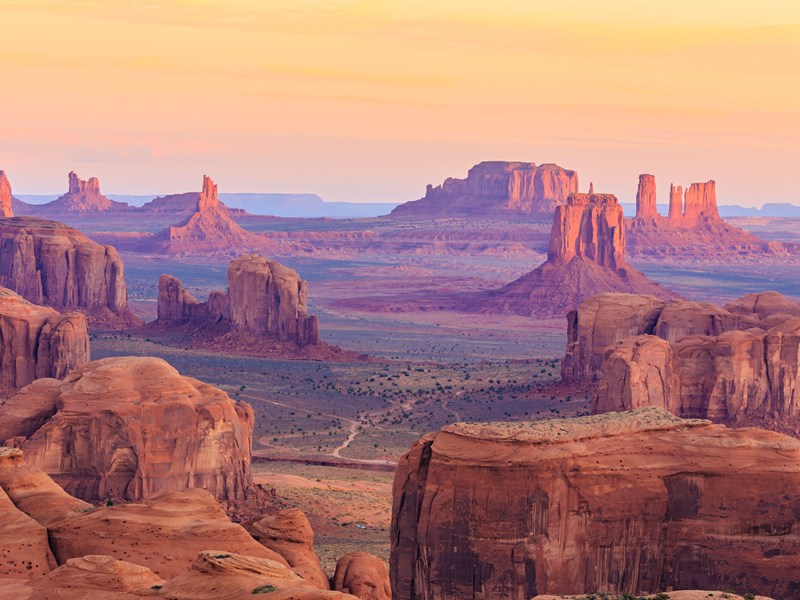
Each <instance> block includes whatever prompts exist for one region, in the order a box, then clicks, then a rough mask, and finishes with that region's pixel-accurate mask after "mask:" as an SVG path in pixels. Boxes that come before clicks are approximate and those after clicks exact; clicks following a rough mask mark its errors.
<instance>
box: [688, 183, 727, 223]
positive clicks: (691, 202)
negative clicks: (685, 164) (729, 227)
mask: <svg viewBox="0 0 800 600" xmlns="http://www.w3.org/2000/svg"><path fill="white" fill-rule="evenodd" d="M719 220H720V217H719V210H718V209H717V186H716V183H715V182H714V181H713V180H712V181H707V182H705V183H693V184H692V185H690V186H689V189H687V190H686V195H685V201H684V205H683V225H684V226H685V227H693V226H695V225H697V224H698V223H700V222H701V221H719Z"/></svg>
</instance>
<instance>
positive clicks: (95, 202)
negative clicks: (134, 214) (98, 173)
mask: <svg viewBox="0 0 800 600" xmlns="http://www.w3.org/2000/svg"><path fill="white" fill-rule="evenodd" d="M67 179H68V184H69V188H68V190H67V193H66V194H64V195H63V196H61V197H60V198H57V199H55V200H53V201H52V202H49V203H47V204H45V205H42V206H41V207H37V209H38V210H37V211H36V213H35V214H45V213H46V214H47V215H57V214H61V213H90V212H106V211H108V210H112V209H114V210H125V209H127V208H129V207H128V205H127V204H124V203H122V202H114V201H113V200H109V199H108V198H106V197H105V196H104V195H103V194H101V193H100V180H98V179H97V177H90V178H89V179H88V180H85V181H84V180H83V179H81V178H79V177H78V176H77V175H76V174H75V172H74V171H70V173H69V175H68V176H67Z"/></svg>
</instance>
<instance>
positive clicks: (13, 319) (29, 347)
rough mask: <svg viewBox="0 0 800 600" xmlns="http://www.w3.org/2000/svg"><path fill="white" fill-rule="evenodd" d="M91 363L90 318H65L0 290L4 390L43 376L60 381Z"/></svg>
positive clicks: (0, 376) (0, 375)
mask: <svg viewBox="0 0 800 600" xmlns="http://www.w3.org/2000/svg"><path fill="white" fill-rule="evenodd" d="M88 361H89V331H88V328H87V326H86V317H84V316H83V315H81V314H70V315H61V314H60V313H58V312H57V311H55V310H53V309H52V308H47V307H45V306H37V305H35V304H31V303H30V302H28V301H27V300H25V299H24V298H22V297H21V296H19V295H17V294H15V293H14V292H12V291H11V290H9V289H6V288H0V364H1V365H2V370H0V387H1V388H6V389H10V388H19V387H22V386H24V385H28V384H29V383H31V382H32V381H33V380H34V379H38V378H40V377H55V378H58V379H60V378H62V377H64V376H66V375H67V373H69V372H70V371H73V370H74V369H76V368H78V367H80V366H82V365H84V364H85V363H87V362H88ZM1 441H2V440H0V442H1Z"/></svg>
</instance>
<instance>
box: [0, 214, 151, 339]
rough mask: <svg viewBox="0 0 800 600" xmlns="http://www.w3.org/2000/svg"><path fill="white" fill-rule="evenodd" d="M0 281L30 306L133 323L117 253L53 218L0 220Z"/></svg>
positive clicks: (119, 323) (109, 321)
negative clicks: (39, 305)
mask: <svg viewBox="0 0 800 600" xmlns="http://www.w3.org/2000/svg"><path fill="white" fill-rule="evenodd" d="M0 285H1V286H3V287H7V288H9V289H11V290H14V291H15V292H17V293H18V294H19V295H20V296H22V297H23V298H25V299H26V300H29V301H30V302H33V303H34V304H44V305H46V306H51V307H53V308H56V309H58V310H65V309H73V310H80V311H85V312H86V313H88V315H89V318H90V322H91V323H93V324H100V325H105V326H129V325H132V324H136V323H138V319H137V318H136V317H135V316H134V315H133V314H131V312H130V310H129V309H128V292H127V288H126V285H125V270H124V267H123V265H122V260H121V259H120V257H119V253H118V252H117V251H116V250H115V249H114V248H113V247H111V246H101V245H100V244H97V243H95V242H93V241H92V240H90V239H89V238H87V237H86V236H85V235H83V234H82V233H81V232H80V231H78V230H76V229H72V228H71V227H67V226H66V225H62V224H61V223H56V222H55V221H44V220H41V219H34V218H31V217H15V218H11V219H0Z"/></svg>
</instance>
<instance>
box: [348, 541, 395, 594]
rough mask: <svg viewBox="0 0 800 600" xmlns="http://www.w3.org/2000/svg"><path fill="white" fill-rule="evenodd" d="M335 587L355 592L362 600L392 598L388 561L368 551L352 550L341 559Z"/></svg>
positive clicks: (349, 592)
mask: <svg viewBox="0 0 800 600" xmlns="http://www.w3.org/2000/svg"><path fill="white" fill-rule="evenodd" d="M333 589H335V590H338V591H340V592H346V593H348V594H353V595H354V596H356V597H358V598H360V600H392V587H391V584H390V582H389V569H388V567H387V566H386V563H385V562H383V561H382V560H381V559H380V558H378V557H377V556H373V555H372V554H369V553H367V552H350V553H348V554H345V555H344V556H342V557H341V558H340V559H339V562H337V563H336V573H335V574H334V576H333Z"/></svg>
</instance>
